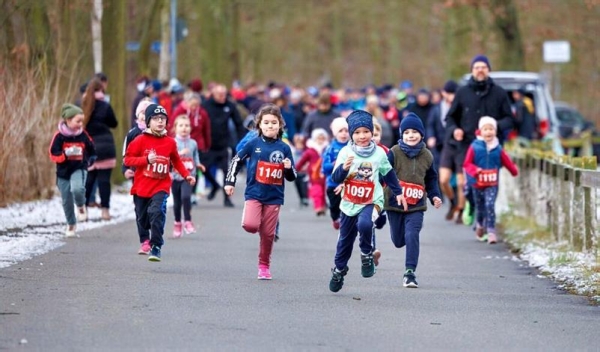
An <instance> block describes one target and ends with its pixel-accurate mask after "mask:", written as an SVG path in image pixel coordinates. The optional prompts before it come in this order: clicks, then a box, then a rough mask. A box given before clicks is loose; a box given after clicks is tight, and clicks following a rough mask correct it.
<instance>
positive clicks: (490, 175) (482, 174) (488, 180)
mask: <svg viewBox="0 0 600 352" xmlns="http://www.w3.org/2000/svg"><path fill="white" fill-rule="evenodd" d="M497 185H498V170H497V169H483V170H481V171H479V174H477V187H491V186H497Z"/></svg>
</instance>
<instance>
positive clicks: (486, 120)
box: [479, 116, 498, 130]
mask: <svg viewBox="0 0 600 352" xmlns="http://www.w3.org/2000/svg"><path fill="white" fill-rule="evenodd" d="M484 125H492V126H494V129H495V130H497V129H498V122H496V119H495V118H493V117H490V116H483V117H481V118H480V119H479V129H481V128H482V127H483V126H484Z"/></svg>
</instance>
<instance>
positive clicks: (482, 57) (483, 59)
mask: <svg viewBox="0 0 600 352" xmlns="http://www.w3.org/2000/svg"><path fill="white" fill-rule="evenodd" d="M476 62H483V63H484V64H486V65H487V67H488V69H489V70H490V71H491V70H492V65H490V60H488V58H487V56H485V55H476V56H475V57H474V58H473V60H471V70H472V69H473V65H475V63H476Z"/></svg>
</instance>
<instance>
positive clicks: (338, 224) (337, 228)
mask: <svg viewBox="0 0 600 352" xmlns="http://www.w3.org/2000/svg"><path fill="white" fill-rule="evenodd" d="M333 228H334V229H336V230H339V229H340V220H339V219H338V220H333Z"/></svg>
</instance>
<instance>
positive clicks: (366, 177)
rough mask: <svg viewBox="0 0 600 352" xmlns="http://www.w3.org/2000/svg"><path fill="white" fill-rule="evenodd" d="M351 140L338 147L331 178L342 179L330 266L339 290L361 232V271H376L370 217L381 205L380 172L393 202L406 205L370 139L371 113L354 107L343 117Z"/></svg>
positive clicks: (333, 288)
mask: <svg viewBox="0 0 600 352" xmlns="http://www.w3.org/2000/svg"><path fill="white" fill-rule="evenodd" d="M346 121H347V122H348V130H349V132H350V136H351V138H352V140H351V141H350V143H349V144H348V145H347V146H345V147H344V148H342V150H340V153H339V154H338V157H337V160H336V162H335V167H334V171H333V175H332V179H333V182H337V183H343V185H344V187H343V190H342V202H341V205H340V209H341V211H342V215H341V221H340V234H339V237H338V242H337V250H336V253H335V267H334V268H332V269H331V274H332V275H331V281H330V282H329V289H330V290H331V291H332V292H338V291H339V290H341V289H342V286H343V285H344V276H345V275H346V274H347V273H348V266H347V264H348V261H349V260H350V257H351V255H352V248H353V247H354V240H355V239H356V235H357V233H358V234H360V241H359V245H360V251H361V263H362V266H361V275H362V276H363V277H371V276H373V275H374V274H375V264H374V262H373V253H372V251H373V246H372V243H371V241H372V235H373V221H374V220H375V219H377V218H378V217H379V213H380V212H381V210H382V209H383V189H382V187H381V184H380V182H379V177H380V175H381V176H382V177H383V180H384V181H385V182H386V183H387V185H388V187H390V188H391V190H392V192H393V193H394V194H395V195H396V202H397V203H398V204H403V205H404V206H405V207H406V201H405V200H404V197H403V196H402V189H401V188H400V185H399V184H398V178H397V177H396V174H395V173H394V172H391V171H392V170H393V169H392V166H391V165H390V162H389V161H388V159H387V157H386V155H385V153H384V151H383V149H381V148H378V147H377V145H376V144H375V142H374V141H373V115H371V114H369V113H368V112H366V111H363V110H355V111H353V112H352V113H350V115H349V116H348V117H347V118H346Z"/></svg>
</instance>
